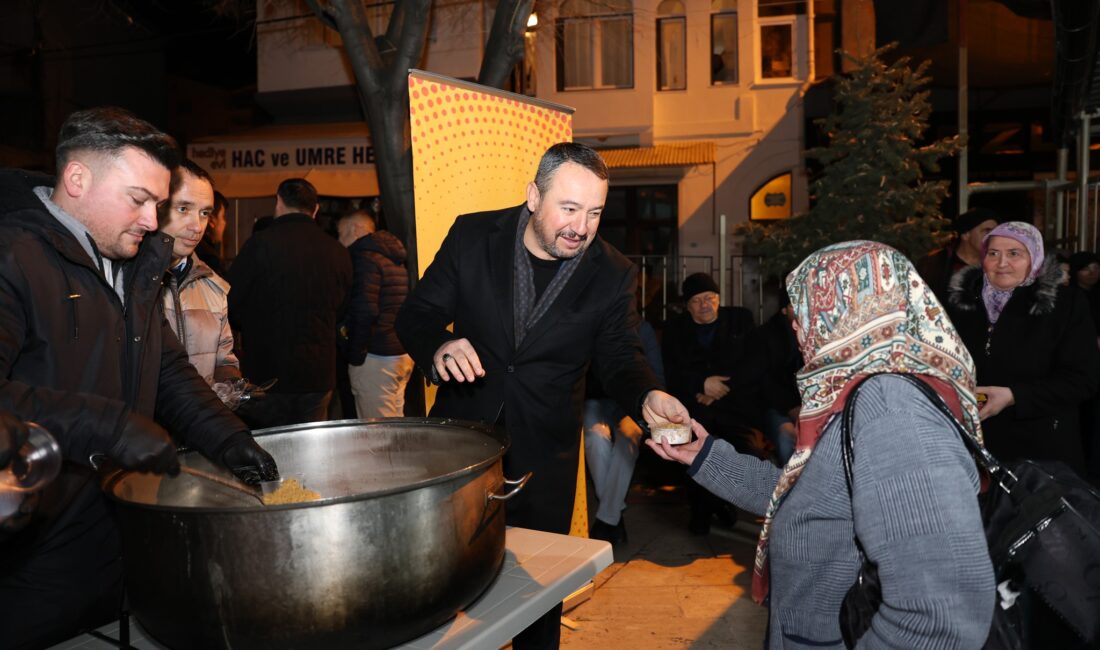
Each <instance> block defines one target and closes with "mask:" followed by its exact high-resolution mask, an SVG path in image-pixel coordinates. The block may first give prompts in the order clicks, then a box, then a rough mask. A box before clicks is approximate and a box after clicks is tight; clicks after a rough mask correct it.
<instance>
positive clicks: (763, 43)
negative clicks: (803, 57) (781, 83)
mask: <svg viewBox="0 0 1100 650" xmlns="http://www.w3.org/2000/svg"><path fill="white" fill-rule="evenodd" d="M793 66H794V25H793V24H791V23H790V22H783V23H775V24H761V25H760V78H761V79H789V78H791V77H794V67H793Z"/></svg>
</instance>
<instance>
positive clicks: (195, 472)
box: [180, 465, 264, 506]
mask: <svg viewBox="0 0 1100 650" xmlns="http://www.w3.org/2000/svg"><path fill="white" fill-rule="evenodd" d="M180 470H181V471H182V472H183V473H184V474H190V475H191V476H194V477H197V478H200V479H203V480H204V481H212V482H214V483H217V484H218V485H221V486H223V487H227V488H230V489H232V490H236V491H238V492H244V493H245V494H247V495H248V496H250V497H252V498H253V499H255V500H257V501H259V502H260V505H261V506H262V505H264V498H263V496H262V495H261V494H260V493H259V492H256V491H255V490H253V489H252V488H249V487H246V486H245V485H244V484H242V483H240V482H238V481H234V480H230V479H227V478H225V477H223V476H218V475H217V474H211V473H210V472H204V471H203V470H201V469H195V468H194V467H188V466H187V465H180Z"/></svg>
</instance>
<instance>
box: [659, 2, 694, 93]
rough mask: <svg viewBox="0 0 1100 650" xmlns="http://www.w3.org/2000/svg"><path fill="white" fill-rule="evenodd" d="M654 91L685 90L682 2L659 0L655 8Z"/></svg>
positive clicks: (685, 25) (684, 43)
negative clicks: (655, 63)
mask: <svg viewBox="0 0 1100 650" xmlns="http://www.w3.org/2000/svg"><path fill="white" fill-rule="evenodd" d="M657 16H658V18H657V90H683V89H685V88H687V63H686V58H687V57H686V55H685V52H686V49H687V39H686V38H685V35H686V32H687V23H686V19H685V17H684V3H683V2H681V1H680V0H663V2H661V4H659V5H657Z"/></svg>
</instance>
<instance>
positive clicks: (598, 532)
mask: <svg viewBox="0 0 1100 650" xmlns="http://www.w3.org/2000/svg"><path fill="white" fill-rule="evenodd" d="M588 536H589V537H590V538H592V539H600V540H603V541H605V542H607V543H609V544H611V545H612V546H618V545H620V544H625V543H626V525H625V524H623V521H622V519H620V520H619V523H617V524H609V523H607V522H605V521H602V520H600V519H596V520H595V521H594V522H593V524H592V527H591V528H589V530H588Z"/></svg>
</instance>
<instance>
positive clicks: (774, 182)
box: [749, 172, 791, 221]
mask: <svg viewBox="0 0 1100 650" xmlns="http://www.w3.org/2000/svg"><path fill="white" fill-rule="evenodd" d="M790 216H791V173H790V172H786V173H783V174H780V175H778V176H775V177H773V178H771V179H770V180H768V181H767V182H765V183H764V184H763V185H761V186H760V187H758V188H756V191H755V192H753V193H752V197H751V198H750V199H749V219H752V220H753V221H758V220H764V219H789V218H790Z"/></svg>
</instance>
